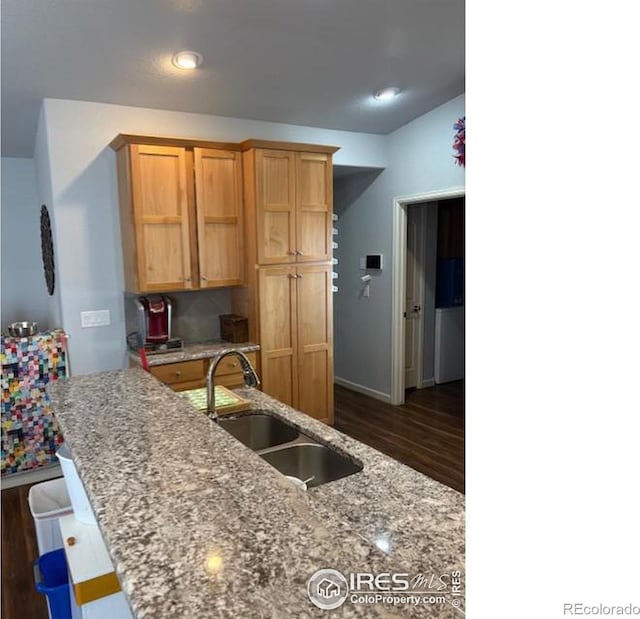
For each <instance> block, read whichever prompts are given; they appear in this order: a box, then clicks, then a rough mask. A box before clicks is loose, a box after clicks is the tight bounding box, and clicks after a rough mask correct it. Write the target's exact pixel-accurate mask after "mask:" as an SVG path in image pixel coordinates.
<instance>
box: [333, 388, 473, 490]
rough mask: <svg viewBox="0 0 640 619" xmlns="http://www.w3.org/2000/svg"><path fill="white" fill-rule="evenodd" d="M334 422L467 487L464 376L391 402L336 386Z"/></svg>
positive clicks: (437, 476) (423, 469) (431, 474)
mask: <svg viewBox="0 0 640 619" xmlns="http://www.w3.org/2000/svg"><path fill="white" fill-rule="evenodd" d="M334 408H335V412H334V414H335V423H334V427H335V428H336V429H337V430H340V431H341V432H344V433H345V434H348V435H349V436H351V437H352V438H355V439H357V440H358V441H361V442H363V443H365V444H367V445H369V446H371V447H373V448H374V449H377V450H379V451H381V452H383V453H385V454H387V455H388V456H391V457H392V458H395V459H396V460H399V461H400V462H402V463H404V464H406V465H408V466H410V467H412V468H414V469H416V470H417V471H420V472H421V473H424V474H425V475H428V476H429V477H432V478H433V479H436V480H438V481H439V482H442V483H443V484H446V485H447V486H450V487H451V488H455V489H456V490H459V491H460V492H464V381H456V382H454V383H447V384H444V385H436V386H434V387H429V388H427V389H419V390H413V391H408V392H407V394H406V398H405V403H404V405H402V406H391V405H390V404H385V403H384V402H380V401H379V400H374V399H373V398H370V397H368V396H366V395H362V394H360V393H356V392H355V391H351V390H349V389H345V388H344V387H339V386H337V385H336V388H335V407H334Z"/></svg>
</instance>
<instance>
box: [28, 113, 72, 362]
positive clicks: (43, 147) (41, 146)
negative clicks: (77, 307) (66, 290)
mask: <svg viewBox="0 0 640 619" xmlns="http://www.w3.org/2000/svg"><path fill="white" fill-rule="evenodd" d="M34 163H35V169H36V184H37V186H38V201H39V203H40V204H45V205H46V206H47V208H48V210H49V218H50V219H51V232H52V236H53V245H54V256H53V258H54V271H55V288H54V293H53V295H52V296H49V297H48V299H47V321H48V324H49V327H50V328H53V327H62V326H63V323H62V304H61V302H60V297H61V295H60V289H61V288H62V282H61V278H60V266H59V264H58V262H59V256H58V240H57V239H58V235H57V225H56V217H55V213H54V209H53V197H52V192H51V164H50V160H49V144H48V141H47V132H46V123H45V111H44V107H43V108H42V109H41V110H40V117H39V120H38V130H37V133H36V143H35V147H34ZM67 371H68V372H69V373H70V372H71V365H70V363H69V360H67Z"/></svg>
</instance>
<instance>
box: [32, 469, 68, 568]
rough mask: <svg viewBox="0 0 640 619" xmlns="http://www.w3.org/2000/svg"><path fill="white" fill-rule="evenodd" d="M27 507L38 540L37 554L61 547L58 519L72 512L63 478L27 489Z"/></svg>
mask: <svg viewBox="0 0 640 619" xmlns="http://www.w3.org/2000/svg"><path fill="white" fill-rule="evenodd" d="M29 509H30V510H31V515H32V516H33V522H34V524H35V528H36V538H37V541H38V554H39V555H40V556H42V555H43V554H45V553H46V552H50V551H52V550H57V549H58V548H62V546H63V544H62V534H61V533H60V526H59V525H58V519H59V518H61V517H62V516H69V515H71V514H73V509H72V507H71V500H70V499H69V493H68V492H67V486H66V484H65V483H64V478H63V477H60V478H59V479H52V480H51V481H45V482H42V483H41V484H36V485H35V486H31V488H30V489H29Z"/></svg>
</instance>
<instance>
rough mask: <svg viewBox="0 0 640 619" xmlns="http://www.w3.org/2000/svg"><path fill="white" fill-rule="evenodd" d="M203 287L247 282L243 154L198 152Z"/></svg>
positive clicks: (198, 209)
mask: <svg viewBox="0 0 640 619" xmlns="http://www.w3.org/2000/svg"><path fill="white" fill-rule="evenodd" d="M194 170H195V182H196V213H197V220H198V226H197V228H198V257H199V264H200V287H201V288H213V287H218V286H237V285H238V284H241V283H242V281H243V270H244V240H243V228H242V199H241V196H242V161H241V158H240V153H237V152H233V151H224V150H217V149H204V148H194Z"/></svg>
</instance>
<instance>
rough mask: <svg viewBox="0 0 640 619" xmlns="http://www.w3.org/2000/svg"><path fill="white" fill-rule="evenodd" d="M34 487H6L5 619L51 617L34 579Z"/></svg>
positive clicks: (4, 509) (4, 549)
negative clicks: (29, 498)
mask: <svg viewBox="0 0 640 619" xmlns="http://www.w3.org/2000/svg"><path fill="white" fill-rule="evenodd" d="M30 487H31V486H19V487H17V488H10V489H9V490H3V491H2V495H1V497H0V500H1V501H2V619H27V618H28V619H47V617H48V616H49V614H48V612H47V603H46V601H45V597H44V595H41V594H40V593H38V592H37V591H36V589H35V584H34V581H33V567H32V565H31V563H32V561H33V560H34V559H36V558H37V557H38V546H37V542H36V531H35V527H34V525H33V519H32V517H31V512H30V511H29V504H28V503H27V496H28V495H29V488H30Z"/></svg>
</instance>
